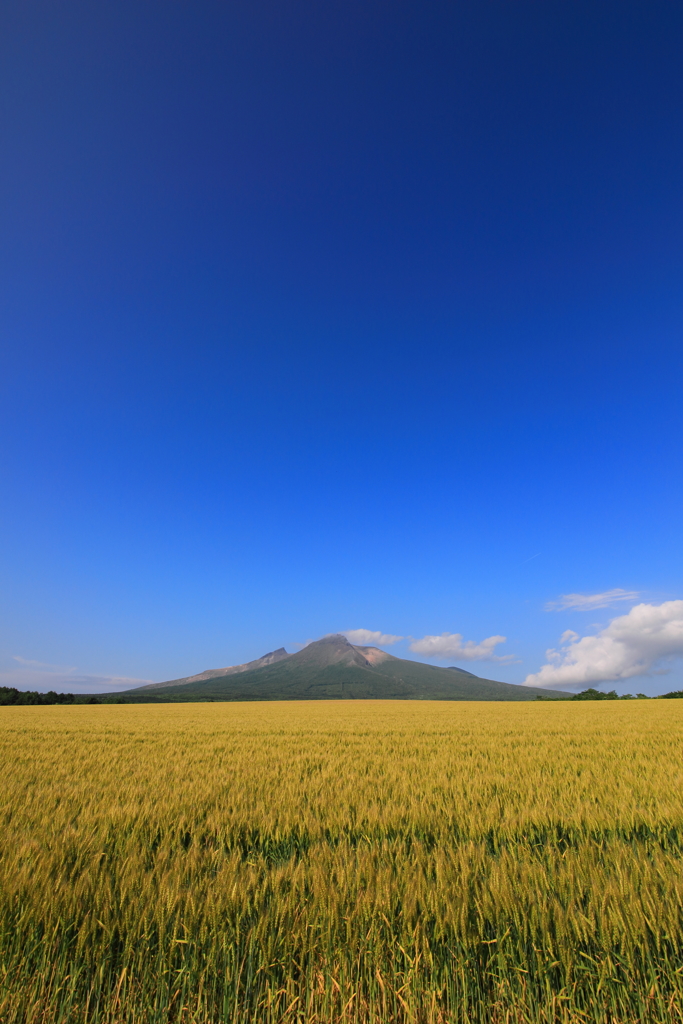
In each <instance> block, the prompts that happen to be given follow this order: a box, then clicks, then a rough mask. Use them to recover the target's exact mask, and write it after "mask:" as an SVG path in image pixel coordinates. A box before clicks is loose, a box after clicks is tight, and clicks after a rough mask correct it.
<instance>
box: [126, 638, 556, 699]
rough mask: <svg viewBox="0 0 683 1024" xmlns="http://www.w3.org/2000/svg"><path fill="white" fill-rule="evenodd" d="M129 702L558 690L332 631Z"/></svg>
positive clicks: (489, 695) (499, 695)
mask: <svg viewBox="0 0 683 1024" xmlns="http://www.w3.org/2000/svg"><path fill="white" fill-rule="evenodd" d="M123 696H124V698H125V699H126V700H127V701H134V702H141V703H157V702H171V701H244V700H339V699H344V700H347V699H348V700H363V699H368V698H374V699H377V700H380V699H381V700H534V699H535V698H536V697H537V696H539V697H549V696H557V694H556V693H555V692H554V691H550V690H539V689H537V688H536V687H534V688H532V687H527V686H515V685H514V684H512V683H499V682H496V681H495V680H493V679H480V678H479V677H478V676H474V675H472V673H471V672H465V671H463V670H461V669H458V668H455V667H452V668H437V667H436V666H435V665H424V664H422V662H418V661H408V660H407V659H405V658H396V657H394V655H392V654H387V653H386V651H381V650H379V648H377V647H356V646H354V645H353V644H350V643H349V641H348V640H347V639H346V637H345V636H342V635H341V634H340V633H335V634H333V635H331V636H325V637H323V638H322V640H317V641H315V642H314V643H311V644H309V645H308V646H307V647H304V649H303V650H302V651H299V652H298V653H296V654H287V652H286V651H285V649H284V648H283V647H281V648H280V649H279V650H278V651H273V652H271V653H270V654H266V655H264V657H263V658H258V659H257V660H256V661H250V662H247V663H246V664H244V665H233V666H231V667H230V668H223V669H215V670H213V671H212V670H208V671H206V672H201V673H200V674H199V675H197V676H187V677H186V678H185V679H172V680H170V681H169V682H166V683H151V684H148V685H146V686H141V687H139V688H137V689H135V690H127V691H125V692H124V694H123Z"/></svg>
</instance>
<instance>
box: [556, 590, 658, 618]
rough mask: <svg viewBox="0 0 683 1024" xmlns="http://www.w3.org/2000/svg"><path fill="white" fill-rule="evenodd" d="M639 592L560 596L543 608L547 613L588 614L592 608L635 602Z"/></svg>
mask: <svg viewBox="0 0 683 1024" xmlns="http://www.w3.org/2000/svg"><path fill="white" fill-rule="evenodd" d="M639 597H640V592H639V591H637V590H622V589H621V588H620V587H616V588H615V589H614V590H605V591H604V592H603V593H602V594H560V596H559V598H558V599H557V601H549V602H548V604H547V605H546V606H545V610H546V611H547V612H562V611H565V610H566V609H571V610H572V611H575V612H590V611H592V610H593V609H594V608H609V607H610V605H613V604H616V603H617V601H637V600H638V598H639Z"/></svg>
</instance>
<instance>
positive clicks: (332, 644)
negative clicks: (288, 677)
mask: <svg viewBox="0 0 683 1024" xmlns="http://www.w3.org/2000/svg"><path fill="white" fill-rule="evenodd" d="M292 658H293V659H294V660H295V661H296V663H297V664H298V665H316V666H319V667H321V668H322V667H323V666H325V665H357V666H358V667H360V668H363V667H365V666H367V667H370V666H371V664H372V662H371V661H370V660H369V659H368V658H366V656H365V655H364V654H363V653H362V652H361V650H360V648H358V647H354V646H353V644H350V643H349V641H348V640H347V639H346V637H345V636H344V635H343V633H330V634H329V635H328V636H324V637H323V638H322V639H321V640H314V641H313V643H310V644H307V645H306V647H304V648H303V650H301V651H299V653H298V654H293V655H292Z"/></svg>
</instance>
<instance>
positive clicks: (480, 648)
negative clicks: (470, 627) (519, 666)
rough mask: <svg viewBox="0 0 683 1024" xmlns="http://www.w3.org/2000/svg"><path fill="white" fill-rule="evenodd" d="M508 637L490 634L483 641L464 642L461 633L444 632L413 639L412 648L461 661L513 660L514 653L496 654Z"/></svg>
mask: <svg viewBox="0 0 683 1024" xmlns="http://www.w3.org/2000/svg"><path fill="white" fill-rule="evenodd" d="M506 639H507V637H504V636H489V637H487V639H486V640H482V641H481V643H476V642H475V641H474V640H465V641H464V642H463V639H462V634H461V633H442V634H441V636H423V637H422V639H421V640H413V642H412V644H411V645H410V650H411V651H414V652H415V653H416V654H423V655H424V656H425V657H427V658H458V659H459V660H460V661H511V660H512V655H511V654H507V655H502V656H501V655H498V654H494V649H495V648H496V647H497V646H498V644H504V643H505V641H506Z"/></svg>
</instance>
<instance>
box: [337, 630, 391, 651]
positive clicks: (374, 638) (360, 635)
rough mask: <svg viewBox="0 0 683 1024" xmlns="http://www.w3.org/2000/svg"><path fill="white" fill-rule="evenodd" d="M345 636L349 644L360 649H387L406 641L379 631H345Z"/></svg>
mask: <svg viewBox="0 0 683 1024" xmlns="http://www.w3.org/2000/svg"><path fill="white" fill-rule="evenodd" d="M343 635H344V636H345V637H346V639H347V640H348V641H349V643H351V644H356V645H357V646H358V647H370V646H374V647H387V646H390V645H391V644H395V643H398V641H399V640H403V639H404V637H402V636H394V635H393V633H381V632H380V631H379V630H378V629H345V630H344V634H343Z"/></svg>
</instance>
